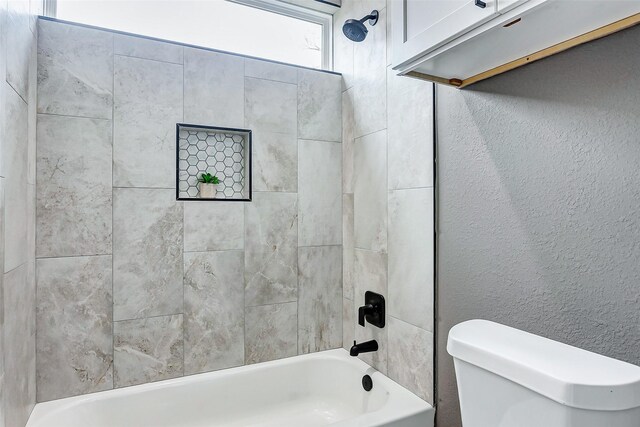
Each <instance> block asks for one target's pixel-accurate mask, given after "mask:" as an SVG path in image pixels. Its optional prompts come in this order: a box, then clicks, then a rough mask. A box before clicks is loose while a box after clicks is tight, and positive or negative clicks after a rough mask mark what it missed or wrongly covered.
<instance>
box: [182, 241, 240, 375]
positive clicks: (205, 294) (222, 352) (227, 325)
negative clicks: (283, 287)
mask: <svg viewBox="0 0 640 427" xmlns="http://www.w3.org/2000/svg"><path fill="white" fill-rule="evenodd" d="M243 263H244V254H243V252H242V251H225V252H197V253H187V254H185V255H184V305H185V307H184V310H185V311H184V371H185V374H195V373H199V372H206V371H211V370H215V369H223V368H230V367H232V366H239V365H242V364H244V278H243V275H242V271H243Z"/></svg>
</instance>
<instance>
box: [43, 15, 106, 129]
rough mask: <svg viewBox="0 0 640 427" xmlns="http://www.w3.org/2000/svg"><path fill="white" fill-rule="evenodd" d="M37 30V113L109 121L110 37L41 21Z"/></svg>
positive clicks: (89, 30)
mask: <svg viewBox="0 0 640 427" xmlns="http://www.w3.org/2000/svg"><path fill="white" fill-rule="evenodd" d="M38 28H39V31H38V112H39V113H49V114H62V115H69V116H81V117H95V118H105V119H110V118H111V110H112V107H113V93H112V91H113V35H112V34H111V33H109V32H106V31H99V30H94V29H90V28H85V27H80V26H76V25H67V24H60V23H57V22H51V21H45V20H40V21H39V23H38Z"/></svg>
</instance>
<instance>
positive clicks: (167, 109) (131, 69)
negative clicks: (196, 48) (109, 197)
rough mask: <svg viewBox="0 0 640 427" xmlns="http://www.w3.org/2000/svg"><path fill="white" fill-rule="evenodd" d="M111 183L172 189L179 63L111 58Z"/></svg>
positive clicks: (179, 92)
mask: <svg viewBox="0 0 640 427" xmlns="http://www.w3.org/2000/svg"><path fill="white" fill-rule="evenodd" d="M114 79H115V81H114V122H113V185H114V187H147V188H175V185H176V175H175V165H176V123H178V122H181V121H182V66H181V65H177V64H169V63H165V62H158V61H150V60H146V59H138V58H130V57H126V56H119V55H117V56H116V57H115V77H114Z"/></svg>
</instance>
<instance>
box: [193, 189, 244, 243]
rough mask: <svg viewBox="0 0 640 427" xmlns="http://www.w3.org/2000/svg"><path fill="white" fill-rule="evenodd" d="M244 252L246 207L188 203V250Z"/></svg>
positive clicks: (229, 203)
mask: <svg viewBox="0 0 640 427" xmlns="http://www.w3.org/2000/svg"><path fill="white" fill-rule="evenodd" d="M229 249H244V205H243V204H242V203H236V202H214V203H210V202H200V201H194V202H184V250H185V251H186V252H195V251H222V250H229Z"/></svg>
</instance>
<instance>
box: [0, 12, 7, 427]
mask: <svg viewBox="0 0 640 427" xmlns="http://www.w3.org/2000/svg"><path fill="white" fill-rule="evenodd" d="M2 7H3V5H2V3H0V20H1V19H2V14H3V13H4V10H3V9H2ZM0 33H2V31H0ZM1 39H2V34H0V47H1V46H2V43H3V42H2V40H1ZM1 60H2V59H0V61H1ZM1 93H2V87H1V86H0V104H1V103H2V94H1ZM0 110H2V108H1V107H0ZM0 126H1V122H0ZM5 348H6V346H5V345H4V178H2V177H0V407H1V408H2V411H0V426H6V424H5V421H4V417H5V414H4V406H3V405H4V401H5V399H4V395H5V393H6V392H5V385H4V351H5Z"/></svg>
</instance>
